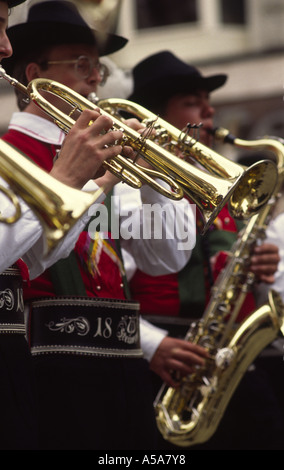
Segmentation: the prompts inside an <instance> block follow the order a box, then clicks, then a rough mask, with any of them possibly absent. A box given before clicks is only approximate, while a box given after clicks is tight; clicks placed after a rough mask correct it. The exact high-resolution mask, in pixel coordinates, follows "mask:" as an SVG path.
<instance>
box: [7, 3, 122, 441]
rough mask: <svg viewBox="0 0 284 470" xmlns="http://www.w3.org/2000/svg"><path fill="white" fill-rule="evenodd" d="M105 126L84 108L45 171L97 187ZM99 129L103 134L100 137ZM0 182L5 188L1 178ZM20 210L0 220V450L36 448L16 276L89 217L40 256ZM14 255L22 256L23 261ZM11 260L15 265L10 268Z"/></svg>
mask: <svg viewBox="0 0 284 470" xmlns="http://www.w3.org/2000/svg"><path fill="white" fill-rule="evenodd" d="M20 3H23V0H0V61H1V64H2V63H3V62H2V60H3V59H7V58H8V57H10V56H11V55H12V52H13V51H12V46H11V43H10V41H9V39H8V37H7V34H6V28H7V23H8V13H9V9H10V8H13V7H16V6H17V5H19V4H20ZM90 121H93V125H91V126H89V125H88V124H89V122H90ZM111 126H112V121H111V120H110V119H109V118H107V117H103V116H100V114H99V113H98V112H96V111H85V112H84V113H83V114H82V115H81V116H80V118H79V119H78V121H77V123H76V125H75V126H74V128H73V129H72V132H70V134H69V135H68V136H67V137H66V139H65V140H64V148H62V151H61V152H60V157H59V158H58V159H57V160H56V162H55V164H54V165H50V167H49V173H50V175H51V176H53V177H54V178H56V179H57V180H58V181H60V182H62V183H64V184H65V185H68V186H69V187H72V188H75V189H82V188H83V189H84V190H95V189H97V188H98V187H99V186H98V184H97V183H95V182H94V181H93V179H94V178H96V176H97V175H99V176H101V174H100V169H101V165H102V163H103V161H104V160H105V159H106V158H110V157H113V156H115V155H117V154H118V153H119V152H120V151H121V146H120V145H119V141H120V139H121V137H122V133H121V132H120V131H112V130H111ZM102 129H104V131H109V132H107V133H105V134H104V135H102V133H101V131H102ZM62 141H63V139H62ZM61 143H62V142H61ZM98 172H99V173H98ZM99 184H103V179H100V181H99ZM1 185H2V186H4V187H7V186H8V185H7V183H6V182H5V181H4V180H2V178H1ZM0 200H1V216H2V217H3V218H6V217H10V216H12V215H13V214H14V206H13V204H12V202H11V201H10V199H8V198H7V197H6V196H5V195H4V194H3V193H2V192H1V193H0ZM75 203H76V202H75ZM20 209H21V216H20V218H19V220H18V221H17V222H15V223H14V224H11V225H10V224H9V225H7V224H5V223H1V224H0V234H1V255H0V272H1V273H2V274H1V276H0V286H1V287H0V291H1V318H0V350H1V363H0V374H1V405H2V413H1V426H0V447H1V449H36V448H37V442H38V436H37V429H38V422H37V416H36V411H35V409H36V401H37V398H36V395H35V393H34V375H33V366H32V364H31V356H30V351H29V349H28V346H27V342H26V339H25V326H24V315H23V297H22V278H23V279H24V280H25V281H26V283H27V282H29V278H30V279H31V278H32V277H35V276H37V275H39V274H40V273H41V272H42V271H44V270H45V269H46V268H47V267H48V266H50V265H52V264H53V263H54V262H55V261H57V260H58V259H60V258H64V257H66V256H68V254H69V253H70V251H71V250H72V248H73V246H74V244H75V242H76V240H77V237H78V235H79V233H80V232H81V231H82V229H83V227H84V226H85V225H86V223H87V222H88V220H89V215H88V214H86V215H84V216H83V217H82V218H81V219H80V220H79V221H78V222H77V223H76V224H75V226H74V227H73V229H72V230H71V231H70V232H69V233H68V234H67V235H66V237H65V240H64V241H63V242H61V243H60V244H59V245H58V247H57V248H55V249H54V251H53V252H52V253H51V254H50V255H49V256H48V257H43V247H44V233H43V229H42V225H41V223H40V221H39V220H38V219H37V217H36V216H35V214H34V213H33V212H32V210H31V209H30V208H29V207H28V206H27V204H26V203H25V202H24V201H23V200H20ZM19 258H23V260H24V261H25V263H26V264H25V263H24V262H23V261H21V260H19ZM17 260H19V261H18V262H17V264H16V266H13V267H11V266H12V265H13V263H15V262H16V261H17Z"/></svg>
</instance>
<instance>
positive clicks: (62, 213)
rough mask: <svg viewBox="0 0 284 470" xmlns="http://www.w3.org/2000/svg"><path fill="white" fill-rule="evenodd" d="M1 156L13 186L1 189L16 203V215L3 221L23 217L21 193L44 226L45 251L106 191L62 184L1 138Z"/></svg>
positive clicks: (2, 172)
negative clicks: (91, 190)
mask: <svg viewBox="0 0 284 470" xmlns="http://www.w3.org/2000/svg"><path fill="white" fill-rule="evenodd" d="M0 159H1V164H0V176H1V177H2V178H3V179H4V180H5V181H6V182H7V183H8V185H9V186H10V188H11V189H8V190H7V189H6V188H5V187H4V186H2V187H1V188H0V191H2V192H4V194H6V196H7V197H8V198H10V199H11V201H12V203H13V204H14V206H15V212H14V214H13V215H11V216H9V217H8V218H4V217H2V218H1V219H0V222H4V223H8V224H10V223H14V222H16V221H17V220H18V219H19V218H20V217H21V209H20V202H19V199H18V196H19V197H20V198H22V199H23V200H24V201H25V202H26V203H27V204H28V206H29V207H30V208H31V209H32V210H33V212H34V213H35V214H36V216H37V217H38V219H39V220H40V222H41V224H42V226H43V232H44V238H45V254H48V253H50V251H51V250H52V249H53V248H55V247H56V245H57V244H58V242H59V241H60V240H62V238H63V237H64V236H65V235H66V233H67V232H68V231H69V230H70V229H71V228H72V227H73V226H74V225H75V223H76V222H77V221H78V219H79V218H80V217H81V216H82V215H83V214H84V213H85V212H86V211H87V210H88V208H89V207H90V206H91V205H92V204H94V203H95V202H96V201H97V200H98V198H99V196H100V195H101V194H102V192H103V189H98V190H97V191H93V192H87V191H86V192H85V191H80V190H78V189H74V188H71V187H69V186H67V185H65V184H64V183H61V182H60V181H58V180H56V179H55V178H53V177H52V176H51V175H49V174H48V173H47V172H46V171H44V170H42V169H41V168H39V167H38V166H37V165H36V164H35V163H33V162H32V161H31V160H29V159H28V158H27V157H25V156H24V155H22V154H21V153H20V152H19V151H17V150H15V148H14V147H12V146H11V145H9V144H7V143H6V142H4V141H3V140H0Z"/></svg>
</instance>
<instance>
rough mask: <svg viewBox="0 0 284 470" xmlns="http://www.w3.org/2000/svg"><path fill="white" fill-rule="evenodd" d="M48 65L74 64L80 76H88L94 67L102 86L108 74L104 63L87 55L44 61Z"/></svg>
mask: <svg viewBox="0 0 284 470" xmlns="http://www.w3.org/2000/svg"><path fill="white" fill-rule="evenodd" d="M46 63H47V64H48V65H57V64H74V66H75V70H76V72H77V74H78V76H79V77H80V78H88V77H90V75H91V73H92V70H93V69H94V68H95V69H96V70H97V71H98V72H99V75H100V77H101V81H100V86H103V85H104V84H105V83H106V81H107V78H108V76H109V70H108V68H107V66H106V65H105V64H101V63H100V62H95V61H94V60H92V59H90V58H89V57H87V56H84V55H81V56H80V57H78V59H74V60H72V59H71V60H49V61H48V62H46Z"/></svg>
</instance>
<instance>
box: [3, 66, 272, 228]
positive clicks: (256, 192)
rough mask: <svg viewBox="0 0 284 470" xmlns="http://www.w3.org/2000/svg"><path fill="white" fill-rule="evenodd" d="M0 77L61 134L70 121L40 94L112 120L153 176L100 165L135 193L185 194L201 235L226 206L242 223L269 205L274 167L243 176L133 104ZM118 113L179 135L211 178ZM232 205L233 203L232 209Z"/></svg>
mask: <svg viewBox="0 0 284 470" xmlns="http://www.w3.org/2000/svg"><path fill="white" fill-rule="evenodd" d="M1 75H2V77H3V78H5V79H6V80H7V81H8V82H9V83H11V84H12V85H13V86H14V87H16V88H17V89H19V90H20V91H22V92H23V93H24V94H26V95H27V96H28V97H29V98H30V99H32V100H33V101H34V102H35V103H36V104H37V105H38V106H39V107H40V108H42V109H43V110H44V111H45V112H46V113H47V114H48V115H49V116H50V117H51V118H52V119H53V120H54V122H55V123H56V124H57V125H58V126H59V127H60V128H61V129H62V130H63V131H64V132H68V131H69V130H70V128H71V127H72V126H73V125H74V122H75V121H74V120H73V119H72V118H71V117H70V115H67V114H65V113H63V112H62V111H60V110H59V109H58V108H56V107H55V106H53V105H52V104H51V103H49V102H48V101H47V100H45V99H44V98H43V96H42V95H41V94H40V93H39V91H45V92H49V93H52V94H54V95H56V96H58V97H60V98H61V99H62V100H64V101H65V102H67V103H69V105H70V106H72V107H73V111H72V112H74V110H75V109H76V110H79V111H83V110H84V109H94V110H98V107H99V110H100V112H101V114H104V115H107V116H109V117H111V119H112V121H113V126H114V128H116V129H120V130H122V131H123V135H124V137H123V142H122V145H129V146H131V147H132V148H133V149H134V150H135V151H137V153H138V154H139V156H142V158H143V159H144V160H146V161H147V162H148V163H149V164H150V165H151V166H152V167H153V168H155V169H157V170H158V171H155V170H149V169H145V168H143V169H142V167H140V166H139V165H137V164H136V163H133V162H132V161H131V160H130V159H128V158H125V157H122V156H120V155H118V156H117V157H115V158H114V159H112V160H110V161H105V162H104V163H103V165H104V166H105V167H106V168H107V169H108V170H109V171H111V172H112V173H114V174H115V175H116V176H118V178H120V179H122V180H123V181H125V182H126V183H127V184H129V185H131V186H134V187H136V188H139V187H140V186H141V184H142V181H143V182H145V183H147V184H149V185H150V186H151V187H153V188H154V189H155V190H157V191H158V192H160V193H161V194H163V195H165V196H166V197H169V198H172V199H181V198H182V197H183V196H184V194H187V195H188V196H189V197H190V199H191V200H192V201H193V202H194V203H195V204H196V205H197V206H198V208H199V210H200V212H201V214H202V216H203V219H204V228H203V233H205V232H206V230H207V229H208V228H209V226H210V225H211V224H212V223H213V221H214V219H215V218H216V217H217V215H218V213H219V212H220V210H221V209H222V207H223V206H224V205H225V204H226V203H227V202H228V205H229V208H234V214H233V215H234V216H235V217H238V218H247V217H249V216H251V215H252V214H254V213H256V212H258V210H260V208H261V207H263V205H264V204H265V203H266V202H267V200H268V199H269V197H270V194H271V192H272V191H273V187H274V185H275V184H276V181H277V170H276V167H275V165H274V163H273V162H271V161H269V160H264V161H262V162H258V163H256V164H254V165H252V166H251V167H250V168H248V169H245V170H244V168H243V167H242V166H241V165H236V164H234V163H232V162H230V160H228V159H226V158H225V157H221V156H219V155H218V154H216V153H215V152H213V151H211V150H210V149H209V148H207V147H206V146H204V145H202V144H199V143H198V144H197V143H195V144H194V145H193V141H192V139H191V138H190V139H187V136H186V135H183V133H181V132H180V131H178V130H177V129H176V128H174V127H173V126H170V124H168V123H167V122H166V121H163V120H160V119H158V118H157V116H155V115H154V114H152V113H150V112H149V111H147V110H146V109H145V108H143V107H141V106H139V105H137V104H136V103H132V102H129V101H127V100H115V99H109V100H103V101H99V103H98V104H94V103H92V102H91V101H90V100H89V99H86V98H84V97H82V96H81V95H79V94H78V93H76V92H74V91H73V90H71V89H70V88H68V87H65V86H64V85H62V84H60V83H57V82H54V81H50V80H46V79H40V78H39V79H35V80H33V81H32V82H31V83H29V84H28V86H27V87H25V86H24V85H22V84H20V83H19V82H18V81H17V80H15V79H13V78H11V77H9V75H7V74H6V73H5V71H4V70H3V69H2V71H1V69H0V76H1ZM106 109H107V111H106ZM118 109H121V110H125V111H130V112H131V113H132V114H134V115H136V116H138V117H139V116H140V115H142V116H143V118H147V120H150V121H155V122H157V121H158V122H159V123H160V125H161V126H162V127H163V128H165V129H166V132H168V134H170V135H178V138H177V140H179V142H181V141H183V144H184V147H185V148H186V149H187V150H189V152H190V154H196V156H197V155H198V156H199V155H201V154H202V157H203V160H204V161H205V160H206V158H208V160H209V163H207V164H206V170H207V169H208V168H209V167H210V172H208V171H204V170H202V169H200V168H197V167H195V166H193V165H190V164H189V163H188V162H186V161H184V160H183V159H181V158H179V157H178V156H176V155H175V154H174V152H170V151H169V150H167V149H166V148H164V146H163V145H162V144H160V142H159V143H156V142H154V141H152V140H151V139H150V138H145V136H143V135H141V134H140V133H138V132H136V131H134V130H133V129H131V128H130V127H129V126H127V124H126V123H125V122H124V121H123V119H122V118H121V117H117V116H114V115H115V114H117V111H118ZM155 128H157V125H156V126H155ZM202 164H203V162H202ZM204 166H205V165H204ZM227 167H228V168H227ZM221 169H222V172H221ZM218 172H219V175H218ZM213 173H215V174H213ZM221 173H222V174H221ZM154 178H159V179H162V180H164V181H165V182H166V183H167V184H169V186H170V189H167V188H165V187H163V186H162V185H161V184H159V183H158V182H157V181H156V180H155V179H154ZM231 201H234V203H233V204H231Z"/></svg>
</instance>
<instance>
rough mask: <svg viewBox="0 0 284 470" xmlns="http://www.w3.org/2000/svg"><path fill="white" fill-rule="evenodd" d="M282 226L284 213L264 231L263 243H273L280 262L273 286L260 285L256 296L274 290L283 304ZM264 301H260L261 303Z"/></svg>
mask: <svg viewBox="0 0 284 470" xmlns="http://www.w3.org/2000/svg"><path fill="white" fill-rule="evenodd" d="M283 226H284V213H281V214H279V215H278V216H277V217H276V218H275V219H274V220H272V221H271V222H270V223H269V225H268V227H267V229H266V240H265V242H268V243H273V244H274V245H276V246H278V248H279V256H280V262H279V264H278V269H277V271H276V273H275V281H274V283H273V284H269V285H267V284H266V285H263V283H262V284H260V285H259V286H258V287H257V292H258V295H260V292H261V291H263V294H264V295H266V292H267V291H268V289H274V290H276V291H277V292H279V294H280V295H281V297H282V300H283V302H284V234H283ZM263 300H265V298H264V299H261V303H262V302H263Z"/></svg>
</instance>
